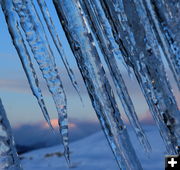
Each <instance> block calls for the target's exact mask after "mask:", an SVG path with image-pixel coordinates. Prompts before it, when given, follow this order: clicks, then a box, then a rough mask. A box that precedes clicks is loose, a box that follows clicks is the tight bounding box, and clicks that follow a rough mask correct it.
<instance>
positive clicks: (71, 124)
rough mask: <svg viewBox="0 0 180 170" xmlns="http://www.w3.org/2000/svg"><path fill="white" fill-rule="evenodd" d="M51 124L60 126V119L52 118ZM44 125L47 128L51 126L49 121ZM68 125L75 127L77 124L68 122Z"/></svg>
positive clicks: (55, 126) (56, 126)
mask: <svg viewBox="0 0 180 170" xmlns="http://www.w3.org/2000/svg"><path fill="white" fill-rule="evenodd" d="M51 124H52V126H53V127H54V128H58V127H59V124H58V119H52V120H51ZM44 127H45V128H49V125H48V123H45V124H44ZM68 127H69V128H75V127H76V124H74V123H69V124H68Z"/></svg>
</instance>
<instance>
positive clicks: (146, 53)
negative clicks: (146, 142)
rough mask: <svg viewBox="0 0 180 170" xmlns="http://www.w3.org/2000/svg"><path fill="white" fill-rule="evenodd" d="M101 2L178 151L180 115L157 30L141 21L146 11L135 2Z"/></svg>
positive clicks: (171, 150)
mask: <svg viewBox="0 0 180 170" xmlns="http://www.w3.org/2000/svg"><path fill="white" fill-rule="evenodd" d="M101 3H102V5H103V8H104V11H105V12H106V15H107V16H108V19H109V20H110V23H111V24H112V28H113V31H114V36H115V39H116V41H117V43H119V45H120V48H122V47H123V48H124V49H123V50H124V51H125V52H126V53H125V55H124V57H125V60H126V61H128V62H127V64H129V65H130V66H131V67H132V68H133V70H134V72H135V75H136V78H137V80H138V82H139V84H140V86H141V89H142V92H143V93H144V96H145V98H146V101H147V103H148V105H149V108H150V110H151V112H152V115H153V117H154V119H155V121H156V123H157V125H158V127H159V130H160V133H161V136H162V138H163V140H164V143H165V145H166V148H167V151H168V153H169V154H176V153H177V150H176V147H177V146H178V145H179V144H180V134H179V132H180V131H179V128H180V125H179V122H180V114H179V110H178V107H177V103H176V101H175V98H174V96H173V94H172V91H171V87H170V85H169V82H168V80H167V77H166V74H165V70H164V65H163V63H162V60H161V53H160V52H159V50H158V49H159V46H158V44H157V41H156V38H155V36H154V33H153V31H152V30H151V29H148V30H147V27H146V26H147V24H144V23H143V24H142V22H141V19H142V18H140V17H143V16H144V15H146V14H142V13H141V16H140V15H139V12H138V10H139V9H136V5H137V4H135V1H134V2H133V1H130V0H126V1H125V0H120V1H119V0H113V1H111V0H104V1H103V0H101ZM142 15H143V16H142ZM145 17H146V16H145ZM147 22H148V19H147ZM139 32H141V34H139ZM127 47H128V48H127Z"/></svg>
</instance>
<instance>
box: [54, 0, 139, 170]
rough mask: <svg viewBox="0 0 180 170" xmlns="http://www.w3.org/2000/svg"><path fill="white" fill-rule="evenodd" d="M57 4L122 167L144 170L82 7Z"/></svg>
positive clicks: (66, 0) (68, 0) (73, 1)
mask: <svg viewBox="0 0 180 170" xmlns="http://www.w3.org/2000/svg"><path fill="white" fill-rule="evenodd" d="M53 2H54V5H55V7H56V10H57V13H58V16H59V19H60V21H61V24H62V26H63V29H64V31H65V33H66V36H67V38H68V41H69V43H70V46H71V49H72V51H73V53H74V55H75V57H76V60H77V63H78V67H79V69H80V71H81V74H82V76H83V79H84V81H85V84H86V87H87V90H88V93H89V96H90V98H91V101H92V104H93V107H94V109H95V111H96V113H97V116H98V118H99V121H100V123H101V126H102V129H103V131H104V133H105V135H106V137H107V140H108V142H109V145H110V147H111V149H112V151H113V153H114V155H115V158H116V160H117V163H118V165H119V167H120V168H122V169H123V170H125V169H129V170H130V169H137V170H140V169H142V168H141V165H140V163H139V160H138V158H137V156H136V154H135V151H134V149H133V146H132V144H131V142H130V139H129V136H128V133H127V130H126V127H125V126H124V124H123V121H122V119H121V116H120V113H119V110H118V108H117V104H116V101H115V99H114V95H113V92H112V89H111V87H110V84H109V82H108V80H107V77H106V75H105V71H104V69H103V66H102V63H101V61H100V58H99V56H98V53H97V50H96V47H95V45H94V41H93V37H92V34H91V32H90V30H89V28H88V26H87V21H86V19H85V17H84V14H83V12H82V9H81V6H80V4H79V3H78V1H77V0H63V1H58V0H54V1H53Z"/></svg>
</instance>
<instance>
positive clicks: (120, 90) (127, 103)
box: [82, 0, 151, 151]
mask: <svg viewBox="0 0 180 170" xmlns="http://www.w3.org/2000/svg"><path fill="white" fill-rule="evenodd" d="M82 6H84V8H85V11H86V10H87V11H86V14H87V16H88V17H89V19H88V21H89V22H90V26H91V28H92V30H93V31H94V33H95V35H96V38H97V40H98V42H99V46H100V48H101V51H102V53H103V54H104V58H105V61H106V63H107V66H108V68H109V70H110V73H111V76H112V79H113V81H114V84H115V86H116V90H117V94H118V96H119V98H120V100H121V103H122V105H123V107H124V110H125V113H126V115H127V117H128V119H129V121H130V123H131V125H132V126H133V129H134V130H135V133H136V135H137V137H138V139H139V141H140V143H141V144H142V145H143V146H144V148H145V150H146V151H150V150H151V147H150V144H149V142H148V140H147V138H146V135H145V133H144V131H143V129H142V127H141V125H140V123H139V120H138V117H137V114H136V112H135V109H134V106H133V103H132V100H131V98H130V96H129V94H128V91H127V88H126V85H125V83H124V80H123V78H122V76H121V73H120V70H119V68H118V65H117V62H116V56H115V54H114V49H115V48H114V46H117V44H116V43H115V41H113V37H112V36H113V34H112V30H111V27H110V25H109V22H108V21H107V20H106V17H105V13H104V11H103V9H102V7H101V4H100V2H99V1H98V0H86V1H82ZM116 51H117V48H116ZM119 53H120V52H119Z"/></svg>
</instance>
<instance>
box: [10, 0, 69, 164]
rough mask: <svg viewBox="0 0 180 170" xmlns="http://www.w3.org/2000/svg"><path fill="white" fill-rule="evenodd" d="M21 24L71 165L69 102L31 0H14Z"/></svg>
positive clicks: (66, 156)
mask: <svg viewBox="0 0 180 170" xmlns="http://www.w3.org/2000/svg"><path fill="white" fill-rule="evenodd" d="M13 3H14V7H15V10H16V12H17V13H18V15H19V17H20V24H21V26H22V29H23V30H24V33H25V35H26V40H27V42H28V44H29V46H30V48H31V50H32V53H33V54H34V58H35V59H36V61H37V63H38V65H39V68H40V70H41V72H42V74H43V77H44V78H45V80H46V82H47V86H48V88H49V91H50V92H51V94H52V97H53V100H54V103H55V105H56V109H57V112H58V116H59V126H60V133H61V135H62V139H63V144H64V149H65V151H64V152H65V158H66V160H67V162H68V164H70V160H69V147H68V121H67V109H66V105H67V101H66V95H65V92H64V89H63V86H62V82H61V79H60V77H59V75H58V71H57V68H56V65H55V60H54V55H53V53H52V50H51V49H50V46H49V43H48V40H47V39H46V36H45V32H44V31H43V28H42V25H41V22H40V21H39V19H38V16H37V15H36V11H35V9H34V6H33V5H32V2H31V1H29V0H13Z"/></svg>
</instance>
